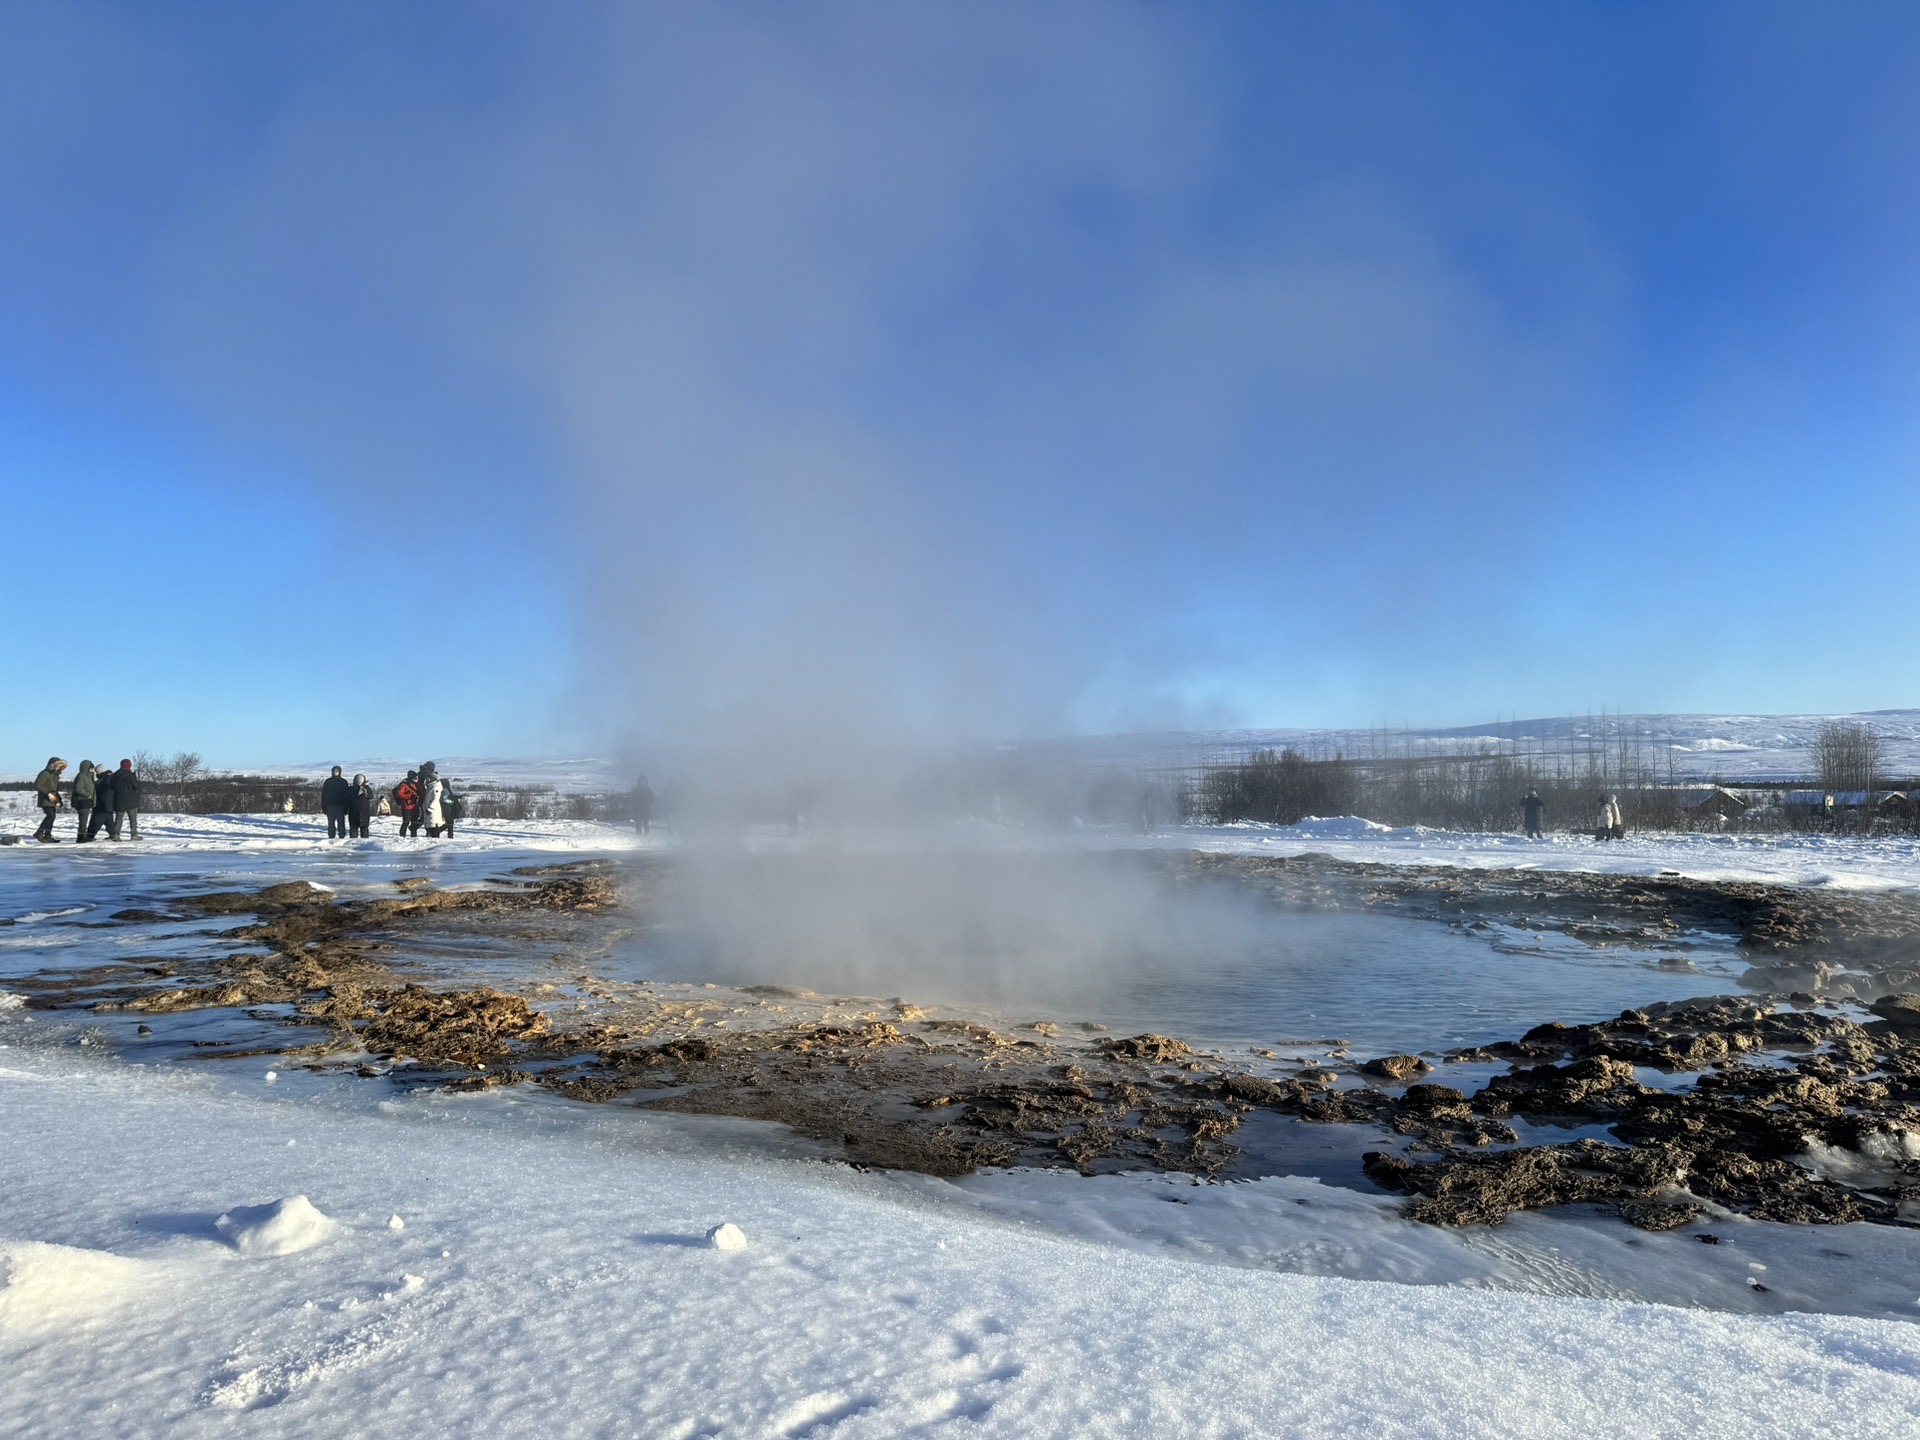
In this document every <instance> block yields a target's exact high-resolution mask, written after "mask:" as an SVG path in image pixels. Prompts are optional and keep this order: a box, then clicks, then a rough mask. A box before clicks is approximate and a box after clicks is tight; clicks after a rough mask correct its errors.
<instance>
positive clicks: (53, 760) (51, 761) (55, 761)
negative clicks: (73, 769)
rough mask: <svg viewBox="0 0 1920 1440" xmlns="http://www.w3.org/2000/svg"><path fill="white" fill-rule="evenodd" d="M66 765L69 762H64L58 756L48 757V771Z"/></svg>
mask: <svg viewBox="0 0 1920 1440" xmlns="http://www.w3.org/2000/svg"><path fill="white" fill-rule="evenodd" d="M66 763H67V762H66V761H64V760H62V759H61V758H60V757H59V756H58V755H49V756H47V769H49V770H52V769H53V768H55V767H56V766H60V765H65V764H66Z"/></svg>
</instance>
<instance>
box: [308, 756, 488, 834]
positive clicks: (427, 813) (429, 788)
mask: <svg viewBox="0 0 1920 1440" xmlns="http://www.w3.org/2000/svg"><path fill="white" fill-rule="evenodd" d="M320 808H321V810H322V811H324V812H325V813H326V817H327V838H328V839H329V840H358V839H364V838H366V837H368V836H370V835H371V834H372V833H373V831H372V825H373V817H374V816H375V815H397V816H399V817H400V834H401V836H402V837H412V838H415V839H418V838H419V835H420V830H421V827H422V826H425V827H426V831H427V836H428V838H429V839H433V840H438V839H439V838H440V837H441V836H442V835H444V836H446V837H448V838H449V839H451V838H452V837H453V822H454V821H456V820H458V819H459V818H460V817H461V816H462V815H463V814H464V813H465V811H466V802H465V801H464V800H462V798H461V797H460V795H459V794H458V793H456V792H455V790H454V788H453V785H452V783H451V782H450V781H448V780H446V779H444V778H443V777H442V776H441V775H440V772H439V771H438V770H436V769H435V768H434V764H433V762H432V761H431V760H429V761H427V762H426V763H425V764H424V765H422V766H421V767H420V768H419V769H418V770H409V771H407V778H406V779H404V780H402V781H401V782H400V783H399V784H398V785H396V786H394V787H393V789H391V790H389V791H388V792H387V793H386V794H385V795H378V794H376V793H375V791H374V788H373V786H372V785H370V784H368V783H367V777H366V776H365V775H355V776H354V777H353V779H352V780H348V779H347V778H346V777H345V776H344V775H342V774H341V773H340V767H339V766H338V765H336V766H334V767H333V773H332V774H331V775H329V776H328V777H327V778H326V779H325V780H324V781H322V782H321V784H320Z"/></svg>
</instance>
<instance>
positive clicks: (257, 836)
mask: <svg viewBox="0 0 1920 1440" xmlns="http://www.w3.org/2000/svg"><path fill="white" fill-rule="evenodd" d="M35 823H37V816H36V819H35V820H34V821H23V822H21V824H20V825H19V826H18V827H17V828H15V829H14V833H15V834H17V835H21V836H27V835H30V834H31V833H32V826H33V824H35ZM73 824H74V822H73V816H72V814H71V813H70V812H66V811H63V812H61V815H60V819H59V821H58V822H57V826H58V828H57V832H56V833H57V834H58V836H59V839H60V842H61V843H60V847H59V849H57V850H56V849H55V848H54V847H51V846H43V845H36V844H34V843H33V842H32V841H31V840H24V839H23V841H22V843H21V844H20V845H16V846H13V847H10V850H11V853H12V854H14V855H24V854H28V853H38V852H41V851H46V852H48V853H51V854H60V853H67V854H71V855H73V856H75V857H76V858H81V857H84V858H86V859H89V860H91V859H93V858H94V857H96V856H104V855H109V854H113V853H115V852H120V851H125V852H127V853H148V852H156V851H157V852H163V853H164V852H175V851H195V850H198V851H215V852H218V851H228V852H233V851H245V852H259V853H273V852H279V853H284V854H288V855H297V854H311V855H316V856H317V855H332V856H340V855H352V854H386V853H394V854H404V853H429V854H430V853H433V852H438V851H445V852H448V853H452V854H479V853H484V852H492V851H519V850H528V851H548V850H574V851H602V850H629V849H633V848H635V847H636V846H638V845H640V844H641V843H643V842H642V841H641V839H640V837H639V836H637V835H635V834H634V833H633V831H632V829H631V828H629V827H627V826H623V825H602V824H599V823H597V822H595V821H590V820H462V821H460V822H459V824H458V825H456V826H455V833H454V835H453V836H452V837H451V838H448V837H442V838H440V839H438V840H432V839H427V838H425V837H421V838H417V839H407V840H403V839H401V838H400V835H399V833H398V831H399V824H400V822H399V821H398V820H395V819H392V818H391V817H389V816H385V815H381V816H376V817H375V818H374V821H373V825H372V830H373V834H372V835H371V836H370V837H369V838H368V839H365V840H329V839H328V838H327V821H326V817H325V816H322V815H160V814H150V815H142V816H141V817H140V839H139V840H138V841H133V840H122V841H120V842H118V843H115V842H113V841H111V840H109V839H107V837H106V835H105V834H104V833H102V834H101V835H100V836H99V838H97V839H96V840H95V841H94V842H93V844H92V845H90V846H87V847H84V848H83V847H79V846H76V845H74V844H73V843H72V841H73ZM8 853H9V852H8V851H0V860H4V858H5V857H6V855H7V854H8Z"/></svg>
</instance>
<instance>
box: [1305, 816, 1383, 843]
mask: <svg viewBox="0 0 1920 1440" xmlns="http://www.w3.org/2000/svg"><path fill="white" fill-rule="evenodd" d="M1279 828H1280V829H1281V830H1283V831H1285V832H1286V833H1287V834H1289V835H1299V836H1303V837H1305V838H1306V839H1309V840H1365V839H1368V838H1370V837H1372V836H1375V835H1391V834H1393V827H1392V826H1391V825H1382V824H1380V822H1379V821H1377V820H1368V819H1365V818H1364V817H1362V816H1359V815H1332V816H1327V817H1325V818H1323V817H1321V816H1319V815H1309V816H1307V818H1306V819H1304V820H1299V821H1296V822H1294V823H1293V824H1291V825H1282V826H1280V827H1279Z"/></svg>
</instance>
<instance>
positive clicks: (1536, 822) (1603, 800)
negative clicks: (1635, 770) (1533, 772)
mask: <svg viewBox="0 0 1920 1440" xmlns="http://www.w3.org/2000/svg"><path fill="white" fill-rule="evenodd" d="M1594 803H1595V804H1596V805H1597V806H1598V807H1599V810H1598V813H1597V814H1596V815H1595V817H1594V818H1595V821H1596V823H1595V825H1594V827H1593V838H1594V839H1596V840H1624V839H1625V838H1626V836H1627V821H1626V816H1625V814H1624V813H1622V811H1621V809H1620V797H1619V796H1618V795H1611V794H1604V793H1603V794H1602V795H1601V796H1600V797H1599V799H1598V800H1596V801H1595V802H1594ZM1520 808H1521V811H1522V813H1523V815H1524V822H1523V823H1524V824H1525V826H1526V831H1527V838H1528V839H1529V840H1538V839H1540V838H1542V837H1541V830H1540V822H1541V816H1542V815H1543V814H1544V813H1545V811H1546V808H1547V802H1546V801H1544V800H1542V799H1541V798H1540V792H1539V791H1538V790H1529V791H1527V798H1526V799H1524V800H1522V801H1521V802H1520Z"/></svg>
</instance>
